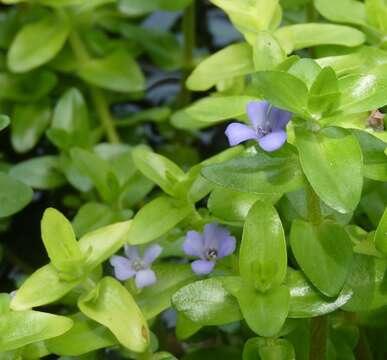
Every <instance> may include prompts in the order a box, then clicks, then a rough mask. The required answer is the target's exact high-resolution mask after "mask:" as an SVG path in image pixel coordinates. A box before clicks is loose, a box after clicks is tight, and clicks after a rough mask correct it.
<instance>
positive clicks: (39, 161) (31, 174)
mask: <svg viewBox="0 0 387 360" xmlns="http://www.w3.org/2000/svg"><path fill="white" fill-rule="evenodd" d="M10 174H11V175H12V177H14V178H16V179H18V180H20V181H21V182H23V183H25V184H26V185H29V186H31V187H33V188H35V189H54V188H57V187H60V186H62V185H64V184H65V182H66V179H65V178H64V176H63V174H62V172H61V168H60V163H59V159H58V158H57V157H56V156H51V155H47V156H40V157H36V158H32V159H30V160H26V161H22V162H20V163H18V164H17V165H15V166H14V167H12V168H11V171H10Z"/></svg>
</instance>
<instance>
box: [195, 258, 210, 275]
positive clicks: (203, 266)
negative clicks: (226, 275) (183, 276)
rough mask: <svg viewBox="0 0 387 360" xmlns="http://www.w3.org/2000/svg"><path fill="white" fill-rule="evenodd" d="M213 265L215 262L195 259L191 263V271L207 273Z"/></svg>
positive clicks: (199, 273) (198, 273)
mask: <svg viewBox="0 0 387 360" xmlns="http://www.w3.org/2000/svg"><path fill="white" fill-rule="evenodd" d="M214 266H215V262H213V261H207V260H196V261H194V262H193V263H192V264H191V267H192V271H193V272H194V273H195V274H197V275H207V274H209V273H210V272H211V271H212V270H213V269H214Z"/></svg>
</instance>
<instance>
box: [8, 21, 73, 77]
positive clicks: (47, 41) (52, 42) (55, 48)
mask: <svg viewBox="0 0 387 360" xmlns="http://www.w3.org/2000/svg"><path fill="white" fill-rule="evenodd" d="M69 32H70V25H69V23H68V22H67V21H65V20H63V18H60V17H58V16H56V15H54V14H50V15H47V16H46V17H44V18H43V19H41V20H39V21H37V22H34V23H31V24H27V25H25V26H24V27H23V28H22V29H21V30H19V32H18V33H17V35H16V37H15V39H14V40H13V42H12V44H11V47H10V49H9V51H8V57H7V60H8V66H9V68H10V69H11V70H12V71H13V72H26V71H28V70H31V69H34V68H36V67H38V66H40V65H43V64H45V63H46V62H48V61H50V60H51V59H53V58H54V57H55V55H56V54H57V53H58V52H59V51H60V50H61V49H62V47H63V45H64V43H65V41H66V39H67V36H68V35H69Z"/></svg>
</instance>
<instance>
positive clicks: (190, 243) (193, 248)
mask: <svg viewBox="0 0 387 360" xmlns="http://www.w3.org/2000/svg"><path fill="white" fill-rule="evenodd" d="M183 251H184V252H185V253H186V254H187V255H188V256H197V257H202V256H203V254H204V242H203V237H202V235H201V234H199V233H198V232H197V231H193V230H191V231H188V232H187V235H186V238H185V241H184V243H183Z"/></svg>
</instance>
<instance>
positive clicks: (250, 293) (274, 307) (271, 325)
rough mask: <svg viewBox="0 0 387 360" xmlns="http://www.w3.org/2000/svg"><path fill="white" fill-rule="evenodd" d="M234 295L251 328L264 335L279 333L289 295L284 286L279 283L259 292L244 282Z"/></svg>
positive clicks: (287, 309) (285, 314) (286, 312)
mask: <svg viewBox="0 0 387 360" xmlns="http://www.w3.org/2000/svg"><path fill="white" fill-rule="evenodd" d="M234 295H235V296H236V297H237V299H238V303H239V306H240V308H241V312H242V314H243V317H244V319H245V320H246V322H247V325H249V327H250V328H251V330H253V331H254V332H255V333H257V334H258V335H260V336H265V337H272V336H275V335H277V334H278V333H279V331H280V330H281V328H282V325H283V324H284V322H285V320H286V317H287V315H288V311H289V302H290V295H289V289H288V288H287V287H286V286H283V285H281V286H279V287H276V288H273V289H271V290H270V291H268V292H265V293H260V292H258V291H257V290H256V289H254V288H253V287H251V286H250V285H249V284H245V285H244V286H243V287H242V288H241V289H240V290H239V291H238V292H236V293H235V294H234Z"/></svg>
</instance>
